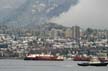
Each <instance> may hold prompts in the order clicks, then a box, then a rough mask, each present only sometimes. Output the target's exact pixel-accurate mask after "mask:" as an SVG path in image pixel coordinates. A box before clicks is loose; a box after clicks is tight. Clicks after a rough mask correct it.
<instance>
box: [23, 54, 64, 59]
mask: <svg viewBox="0 0 108 71" xmlns="http://www.w3.org/2000/svg"><path fill="white" fill-rule="evenodd" d="M24 60H43V61H63V60H64V57H62V56H54V55H49V54H29V55H27V56H25V58H24Z"/></svg>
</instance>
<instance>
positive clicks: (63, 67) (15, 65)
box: [0, 59, 108, 71]
mask: <svg viewBox="0 0 108 71" xmlns="http://www.w3.org/2000/svg"><path fill="white" fill-rule="evenodd" d="M77 63H79V62H77V61H24V60H8V59H5V60H0V71H108V66H105V67H95V66H87V67H81V66H78V65H77Z"/></svg>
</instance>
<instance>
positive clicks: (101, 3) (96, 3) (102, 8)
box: [53, 0, 108, 29]
mask: <svg viewBox="0 0 108 71" xmlns="http://www.w3.org/2000/svg"><path fill="white" fill-rule="evenodd" d="M53 21H54V22H56V23H59V24H62V25H65V26H73V25H79V26H81V27H82V28H83V27H84V28H88V27H92V28H102V29H103V28H108V0H80V3H79V4H77V5H76V6H75V7H71V9H70V10H69V11H68V12H66V13H63V14H61V15H60V16H59V17H57V18H54V19H53Z"/></svg>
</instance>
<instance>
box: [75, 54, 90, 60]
mask: <svg viewBox="0 0 108 71" xmlns="http://www.w3.org/2000/svg"><path fill="white" fill-rule="evenodd" d="M90 58H91V57H90V56H84V55H76V56H74V57H73V61H90Z"/></svg>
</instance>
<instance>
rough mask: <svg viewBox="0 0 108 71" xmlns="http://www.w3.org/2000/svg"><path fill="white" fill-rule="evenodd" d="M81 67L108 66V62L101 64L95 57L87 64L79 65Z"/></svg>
mask: <svg viewBox="0 0 108 71" xmlns="http://www.w3.org/2000/svg"><path fill="white" fill-rule="evenodd" d="M78 65H79V66H107V65H108V62H101V61H100V60H99V59H98V58H97V57H93V58H92V59H91V60H90V61H89V62H87V63H78Z"/></svg>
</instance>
